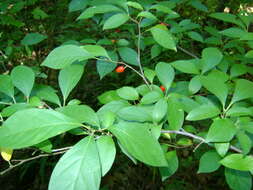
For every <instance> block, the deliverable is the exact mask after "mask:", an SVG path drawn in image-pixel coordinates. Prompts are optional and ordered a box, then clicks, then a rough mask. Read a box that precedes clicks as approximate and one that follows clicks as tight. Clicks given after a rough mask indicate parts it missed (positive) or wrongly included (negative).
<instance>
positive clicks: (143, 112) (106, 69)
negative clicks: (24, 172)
mask: <svg viewBox="0 0 253 190" xmlns="http://www.w3.org/2000/svg"><path fill="white" fill-rule="evenodd" d="M12 3H13V4H10V2H6V3H0V11H1V14H2V15H3V16H1V17H0V21H1V22H0V25H1V26H4V27H6V28H8V29H9V28H10V29H11V30H9V31H15V30H14V29H16V32H13V34H12V33H10V32H8V30H7V29H6V30H5V29H4V30H3V32H1V34H0V40H1V42H2V45H0V46H1V49H2V47H3V50H0V53H1V55H2V56H1V58H0V61H2V62H3V63H4V64H3V65H2V69H3V72H2V70H1V75H0V104H1V108H0V122H1V127H0V148H1V153H3V150H5V149H11V151H9V152H12V149H15V151H16V150H17V149H23V148H29V147H33V148H35V149H38V150H39V151H41V152H46V153H50V154H48V156H49V155H50V156H51V155H57V154H63V153H64V155H63V156H62V157H61V158H60V160H59V161H58V162H57V164H56V166H55V168H54V170H53V173H52V175H51V179H50V183H49V189H50V190H56V189H57V190H58V189H62V190H65V189H66V190H70V189H73V190H76V189H90V190H98V189H100V183H101V177H103V176H105V175H106V174H108V173H109V174H110V169H111V168H112V165H113V164H114V162H115V157H116V156H117V154H120V152H119V151H117V154H116V150H117V149H120V150H121V151H122V152H123V153H124V154H125V155H127V157H128V158H130V159H131V160H132V161H133V162H134V163H135V164H137V161H139V162H142V163H144V164H146V165H148V166H152V167H157V168H156V169H154V174H156V173H157V172H156V170H157V171H158V170H159V172H160V175H161V179H162V181H164V182H166V180H167V179H168V178H170V177H173V174H174V173H176V171H177V170H178V168H179V166H180V163H179V161H180V162H183V164H182V165H183V166H184V165H187V164H188V165H189V164H192V163H193V162H194V161H195V160H199V169H198V173H210V172H217V173H220V172H221V171H225V173H224V175H225V178H226V182H227V184H228V186H229V187H230V188H231V189H233V190H244V189H245V190H247V189H251V188H252V176H251V174H250V173H252V171H253V164H252V163H253V160H252V159H253V158H252V145H253V144H252V134H253V130H252V123H253V121H252V116H253V109H252V107H253V106H252V102H253V82H252V73H253V70H252V68H251V66H252V58H253V53H252V52H253V50H252V48H253V44H252V40H253V37H252V32H251V24H252V18H253V16H252V13H250V12H248V13H246V8H245V7H244V6H246V4H245V5H244V4H242V5H241V6H240V12H238V10H239V9H237V10H236V11H231V12H230V13H225V12H215V11H214V8H212V5H210V4H211V3H210V2H209V1H208V2H204V1H200V0H191V1H187V3H184V2H182V1H179V0H175V1H158V2H157V1H127V0H118V1H113V0H106V1H102V0H95V1H90V0H72V1H70V2H69V5H68V6H67V5H66V2H64V3H62V4H57V3H56V4H57V6H59V7H58V8H59V12H58V13H61V14H60V15H62V12H61V11H63V10H65V9H66V10H68V11H69V12H70V13H69V14H68V15H67V16H66V15H65V16H66V18H59V17H57V16H55V15H52V14H51V12H52V11H51V10H52V8H50V6H49V5H47V6H48V7H43V6H41V4H39V2H37V1H36V0H34V1H26V2H25V1H20V2H16V1H13V2H12ZM36 3H38V4H39V5H40V6H39V5H38V4H36ZM47 3H48V2H47ZM29 8H31V9H29ZM216 8H217V7H216ZM23 9H25V10H26V11H27V10H29V11H30V12H29V14H30V16H29V18H28V20H26V19H23V18H22V16H21V15H20V14H21V13H22V14H23V12H22V11H23ZM56 9H57V7H56V8H54V9H53V11H55V10H56ZM181 9H182V10H183V11H182V10H181ZM187 9H190V10H191V12H194V11H196V12H197V13H201V14H198V15H197V16H196V15H195V14H197V13H195V14H193V15H189V14H188V13H187V11H188V10H187ZM184 10H186V11H184ZM192 10H194V11H192ZM187 14H188V15H187ZM194 15H195V16H196V18H195V17H194ZM207 16H209V17H208V22H206V20H205V19H206V17H207ZM184 18H187V19H184ZM29 19H32V20H33V21H34V20H36V24H32V26H31V27H30V28H29V27H28V24H27V23H28V22H30V20H29ZM65 19H66V23H65ZM75 19H76V21H73V20H75ZM56 21H57V22H56ZM61 22H62V24H59V23H61ZM196 22H198V24H197V23H196ZM37 23H38V24H37ZM52 23H53V24H54V23H55V25H53V24H52ZM217 23H219V24H217ZM51 24H52V25H53V26H52V25H51ZM214 26H215V27H214ZM4 27H3V28H4ZM54 30H56V31H55V32H54ZM44 46H46V48H47V49H43V47H44ZM5 63H7V64H5ZM94 64H95V65H94ZM117 66H124V69H125V70H124V71H123V72H122V73H113V70H114V69H115V68H116V67H117ZM84 67H86V69H85V70H84ZM94 68H96V70H97V73H96V72H95V69H94ZM54 70H58V71H57V72H54ZM51 72H52V73H53V75H54V76H53V77H52V76H50V73H51ZM55 75H58V83H57V76H56V77H55ZM83 76H84V77H83ZM98 76H99V77H98ZM105 76H106V77H105ZM137 77H139V78H137ZM99 78H100V80H101V81H99ZM102 79H103V80H102ZM96 80H97V81H96ZM98 81H99V82H98ZM51 82H52V83H51ZM55 84H59V85H55ZM78 84H79V85H78ZM100 84H102V85H100ZM101 86H102V87H101ZM159 86H160V87H159ZM55 89H57V90H55ZM74 89H75V90H74ZM80 90H82V91H81V92H80ZM91 91H92V93H90V92H91ZM80 94H81V95H83V97H85V98H80V99H79V97H80ZM59 95H60V96H59ZM24 96H25V97H24ZM76 98H78V99H76ZM91 100H92V101H91ZM70 134H71V135H70ZM73 136H77V140H79V142H77V143H76V144H74V142H76V141H70V142H64V141H63V140H62V138H63V137H70V138H71V137H73ZM191 138H193V139H191ZM73 139H76V138H73ZM114 142H115V143H114ZM116 142H117V143H116ZM196 143H199V144H198V145H197V146H196V147H195V150H196V149H198V148H199V146H201V145H202V144H206V145H207V146H205V147H204V146H202V147H201V149H200V151H202V150H203V151H202V153H201V154H202V156H201V157H200V156H199V154H198V152H196V155H195V154H194V155H193V156H188V154H189V153H188V152H186V151H185V152H186V153H185V152H183V154H186V156H185V155H184V157H187V161H186V160H185V159H183V158H181V155H182V154H181V152H180V149H179V148H184V149H185V148H190V147H192V146H195V145H196ZM66 144H68V145H69V144H72V145H73V146H72V147H66V148H63V149H59V150H60V151H59V150H54V149H53V147H55V146H58V145H62V146H64V145H66ZM206 147H208V148H206ZM209 148H212V150H210V149H209ZM195 150H194V151H195ZM201 154H200V155H201ZM17 155H18V154H17ZM15 156H16V155H15ZM46 156H47V155H46ZM43 157H44V156H43ZM178 157H180V158H178ZM193 157H194V159H193ZM38 158H40V156H39V157H38ZM28 160H29V159H28ZM11 163H12V161H11ZM12 164H14V166H10V168H12V167H13V168H14V167H16V165H15V163H14V162H13V163H12ZM18 164H19V163H18ZM21 164H22V163H21ZM193 165H194V164H193ZM17 166H18V165H17ZM180 167H181V166H180ZM220 167H223V168H225V170H223V169H220V170H218V169H219V168H220ZM222 175H223V174H222ZM159 188H160V187H159ZM157 189H158V188H157ZM177 189H179V188H177Z"/></svg>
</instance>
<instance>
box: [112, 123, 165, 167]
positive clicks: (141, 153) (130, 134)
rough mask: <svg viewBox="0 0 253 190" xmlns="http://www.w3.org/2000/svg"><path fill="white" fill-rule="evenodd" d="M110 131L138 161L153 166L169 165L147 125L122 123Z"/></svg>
mask: <svg viewBox="0 0 253 190" xmlns="http://www.w3.org/2000/svg"><path fill="white" fill-rule="evenodd" d="M109 130H110V131H111V132H112V133H113V134H114V135H115V136H116V137H117V139H119V141H120V143H121V145H122V146H124V148H126V150H127V151H128V152H129V153H130V154H131V155H133V156H134V157H135V158H136V159H138V160H140V161H142V162H144V163H145V164H148V165H151V166H167V165H168V164H167V161H166V159H165V156H164V153H163V150H162V148H161V146H160V144H159V143H158V141H157V140H156V139H155V138H154V137H153V136H152V134H151V133H150V132H149V127H147V125H146V124H141V123H132V122H120V123H118V124H116V125H115V126H113V127H110V128H109ZM147 147H148V148H147Z"/></svg>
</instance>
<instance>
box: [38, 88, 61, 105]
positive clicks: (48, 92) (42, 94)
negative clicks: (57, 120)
mask: <svg viewBox="0 0 253 190" xmlns="http://www.w3.org/2000/svg"><path fill="white" fill-rule="evenodd" d="M36 90H37V91H36V96H38V97H39V98H40V99H42V100H46V101H48V102H51V103H54V104H57V105H59V106H60V105H61V102H60V99H59V97H58V96H57V94H56V90H55V89H53V88H52V87H51V86H46V85H39V86H38V87H37V89H36Z"/></svg>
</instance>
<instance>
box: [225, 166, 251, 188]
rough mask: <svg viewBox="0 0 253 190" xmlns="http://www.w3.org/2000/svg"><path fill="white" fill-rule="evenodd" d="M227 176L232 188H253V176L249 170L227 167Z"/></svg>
mask: <svg viewBox="0 0 253 190" xmlns="http://www.w3.org/2000/svg"><path fill="white" fill-rule="evenodd" d="M225 177H226V182H227V184H228V185H229V187H230V188H231V189H232V190H251V187H252V177H251V175H250V173H249V172H242V171H238V170H233V169H229V168H225Z"/></svg>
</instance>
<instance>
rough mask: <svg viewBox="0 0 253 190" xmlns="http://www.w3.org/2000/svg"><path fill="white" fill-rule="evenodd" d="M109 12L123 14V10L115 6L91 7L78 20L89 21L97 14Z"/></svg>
mask: <svg viewBox="0 0 253 190" xmlns="http://www.w3.org/2000/svg"><path fill="white" fill-rule="evenodd" d="M107 12H122V10H121V9H120V8H118V7H116V6H114V5H109V4H107V5H98V6H93V7H89V8H88V9H85V10H84V11H83V12H82V14H81V15H80V16H79V17H78V18H77V19H78V20H80V19H87V18H91V17H93V16H94V15H95V14H103V13H107Z"/></svg>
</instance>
